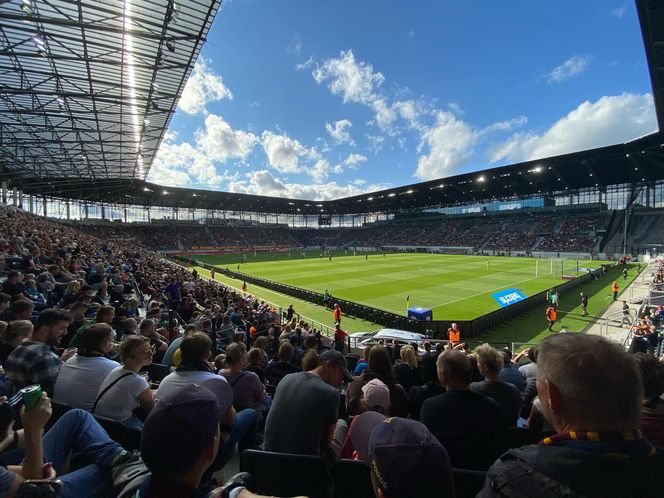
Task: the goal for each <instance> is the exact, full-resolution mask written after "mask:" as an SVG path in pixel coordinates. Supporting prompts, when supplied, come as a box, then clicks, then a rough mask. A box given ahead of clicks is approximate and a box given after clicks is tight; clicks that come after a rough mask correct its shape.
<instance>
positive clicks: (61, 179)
mask: <svg viewBox="0 0 664 498" xmlns="http://www.w3.org/2000/svg"><path fill="white" fill-rule="evenodd" d="M116 4H117V5H116ZM128 4H129V0H125V3H124V6H123V4H121V3H117V2H112V1H111V0H104V1H98V2H92V1H90V3H89V5H88V4H84V3H82V2H80V1H79V2H77V3H74V4H70V3H69V2H64V1H62V0H51V1H44V2H40V3H39V4H38V9H37V4H35V3H34V2H33V1H32V0H23V3H22V4H21V8H18V7H16V6H14V7H13V8H12V9H8V10H7V11H6V12H5V11H4V10H3V11H2V12H0V35H1V36H2V38H1V39H2V41H3V43H4V47H3V49H2V50H1V51H0V68H2V71H0V100H1V101H2V103H1V104H0V106H2V107H0V112H1V114H0V138H1V139H2V142H1V143H0V171H1V172H2V178H3V179H4V178H6V177H7V176H8V175H9V178H10V180H11V183H12V185H19V186H20V188H21V189H22V190H23V191H24V192H26V193H33V194H45V193H48V194H49V195H53V196H57V197H65V198H72V199H79V200H84V201H90V202H107V203H119V204H134V205H145V206H167V207H168V206H171V207H178V208H183V209H193V208H201V209H221V210H231V211H248V212H262V213H284V214H321V213H327V214H329V213H335V214H354V213H365V212H380V211H392V212H394V211H399V210H402V209H419V208H425V207H433V206H453V205H457V204H468V203H474V202H486V201H491V200H499V199H509V198H514V197H527V196H535V195H545V194H548V193H554V192H564V191H566V190H576V189H582V188H600V189H603V188H605V187H607V186H610V185H617V184H630V183H638V182H648V181H654V180H662V179H664V137H663V136H662V133H661V131H659V132H657V133H654V134H652V135H649V136H646V137H642V138H640V139H637V140H634V141H631V142H628V143H625V144H618V145H612V146H608V147H602V148H599V149H592V150H587V151H582V152H577V153H572V154H565V155H561V156H556V157H551V158H547V159H539V160H536V161H529V162H525V163H520V164H514V165H510V166H504V167H500V168H492V169H488V170H484V171H480V172H474V173H469V174H464V175H457V176H453V177H448V178H442V179H438V180H433V181H428V182H423V183H417V184H413V185H407V186H403V187H398V188H392V189H387V190H382V191H380V192H373V193H369V194H364V195H360V196H355V197H350V198H345V199H338V200H333V201H308V200H298V199H282V198H276V197H266V196H253V195H248V194H235V193H227V192H214V191H206V190H194V189H182V188H171V187H163V186H159V185H155V184H151V183H147V182H145V181H143V179H144V178H145V177H146V173H147V170H148V169H149V165H150V164H151V162H152V159H153V157H154V154H155V153H156V150H157V147H158V145H159V142H160V140H161V137H162V136H163V133H164V132H165V130H166V127H167V125H168V121H169V120H170V117H171V115H172V113H173V109H174V106H175V105H176V103H177V99H178V98H179V95H180V93H181V91H182V88H183V86H184V83H185V81H186V78H187V76H188V74H189V71H190V70H191V68H192V66H193V63H194V61H195V58H196V55H197V54H198V51H199V50H200V46H201V43H202V41H203V38H204V36H205V34H206V33H207V30H208V29H209V26H210V23H211V22H212V19H213V17H214V15H215V13H216V10H217V8H218V1H214V2H211V5H209V6H208V5H206V4H205V3H204V2H203V0H201V1H200V2H196V1H193V0H186V1H185V0H177V6H178V8H177V9H175V10H174V9H173V6H174V3H173V1H172V0H170V1H168V2H167V3H166V2H157V1H156V0H155V1H151V0H140V1H139V0H134V1H133V3H132V4H131V6H130V9H131V12H130V14H131V15H130V16H126V15H125V13H126V11H127V5H128ZM26 6H27V7H26ZM637 10H638V13H639V19H640V23H641V28H642V33H643V39H644V46H645V51H646V58H647V61H648V67H649V71H650V75H651V81H652V86H653V95H654V101H655V110H656V114H657V120H658V123H659V128H660V130H662V128H663V124H664V0H637ZM169 12H170V14H169ZM128 17H130V18H131V19H132V21H131V35H132V36H131V38H132V41H131V42H129V43H128V41H127V36H126V29H125V28H126V27H127V24H126V23H127V18H128ZM79 19H82V21H80V20H79ZM174 19H175V21H176V22H174ZM86 47H87V48H86ZM128 47H131V50H128ZM129 52H132V53H133V57H134V63H133V65H132V64H129V63H128V57H129ZM130 67H133V73H134V77H133V83H132V82H131V81H132V79H131V77H130V76H129V74H130V72H131V71H130ZM49 68H52V69H49ZM14 70H17V71H15V72H14ZM65 82H66V83H67V86H66V87H60V86H58V84H63V83H65ZM108 82H115V84H111V83H108ZM155 83H156V85H155ZM132 95H133V97H132ZM146 119H147V120H148V121H146ZM136 120H138V121H136ZM136 122H138V127H136ZM54 130H55V131H54ZM137 135H138V136H137ZM138 144H141V145H140V150H139V148H138V147H139V146H138ZM139 153H140V155H139ZM81 156H83V157H81ZM85 156H87V158H86V157H85ZM141 156H142V160H143V165H144V168H143V170H141V168H140V159H141Z"/></svg>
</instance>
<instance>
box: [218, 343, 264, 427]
mask: <svg viewBox="0 0 664 498" xmlns="http://www.w3.org/2000/svg"><path fill="white" fill-rule="evenodd" d="M226 363H227V364H228V369H226V370H222V371H221V372H219V374H220V375H222V376H223V377H224V378H225V379H226V380H227V381H228V384H229V385H230V386H231V387H232V388H233V406H234V407H235V409H236V410H238V411H239V410H242V409H244V408H253V409H254V410H256V412H257V413H259V414H260V413H261V412H262V403H263V401H264V400H265V398H266V394H265V386H263V383H262V382H261V381H260V379H259V378H258V375H256V374H255V373H253V372H249V371H246V370H243V368H244V366H245V365H246V363H247V347H246V346H245V345H244V344H237V343H233V344H231V345H230V346H228V348H226ZM259 420H260V417H259Z"/></svg>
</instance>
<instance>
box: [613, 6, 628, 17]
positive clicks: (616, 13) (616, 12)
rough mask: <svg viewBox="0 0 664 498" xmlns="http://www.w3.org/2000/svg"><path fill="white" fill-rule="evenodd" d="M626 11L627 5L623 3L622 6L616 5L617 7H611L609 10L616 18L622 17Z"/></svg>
mask: <svg viewBox="0 0 664 498" xmlns="http://www.w3.org/2000/svg"><path fill="white" fill-rule="evenodd" d="M626 11H627V6H626V5H623V6H622V7H618V8H617V9H613V10H612V11H611V15H612V16H613V17H616V18H618V19H622V17H623V16H624V15H625V12H626Z"/></svg>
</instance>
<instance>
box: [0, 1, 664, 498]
mask: <svg viewBox="0 0 664 498" xmlns="http://www.w3.org/2000/svg"><path fill="white" fill-rule="evenodd" d="M135 3H136V4H139V5H140V6H141V8H142V10H141V11H140V15H139V17H141V18H142V20H143V22H144V23H145V26H148V27H141V28H140V29H145V30H146V31H145V32H142V31H140V30H139V32H140V33H142V36H136V39H135V44H136V47H138V48H137V49H136V50H138V51H140V54H141V57H142V58H143V59H144V60H143V61H142V62H140V63H139V62H137V63H136V64H135V67H133V66H132V67H133V69H132V71H134V70H135V72H136V82H135V83H136V85H145V89H144V90H146V92H147V93H148V94H149V95H150V96H149V97H147V98H145V99H138V100H137V99H136V98H135V96H134V97H131V98H127V97H125V96H124V95H123V94H122V90H118V92H119V93H118V95H115V96H114V95H113V92H112V91H108V92H106V90H104V91H101V92H100V91H99V89H100V88H102V87H103V80H104V79H106V80H108V79H111V80H112V79H117V80H118V81H123V79H122V78H123V77H124V76H123V74H121V68H122V67H123V66H124V64H125V63H124V62H123V61H122V60H121V59H122V57H124V56H125V55H126V54H124V52H127V51H126V50H124V51H120V52H122V54H118V53H114V52H113V53H111V52H112V51H111V52H109V53H104V55H103V56H108V57H109V58H110V59H109V60H110V62H112V63H109V64H108V66H107V67H106V66H105V67H104V69H103V70H100V72H99V73H95V71H97V70H98V69H94V68H93V69H90V67H89V66H88V69H87V73H85V76H81V77H80V78H81V81H85V83H86V85H88V86H87V87H86V89H85V90H81V88H83V87H82V86H76V88H73V87H74V86H75V85H72V88H60V89H59V92H60V93H59V94H61V95H65V94H67V104H66V106H65V104H64V101H62V102H60V101H59V98H56V99H51V101H49V102H48V103H46V104H44V103H43V102H42V103H40V104H39V105H38V106H35V108H34V109H32V111H30V113H28V112H27V111H26V110H25V109H23V111H21V106H24V105H27V104H26V103H25V102H26V101H28V100H30V99H28V98H27V97H26V96H28V95H33V97H34V95H37V94H40V91H39V90H38V89H37V90H35V88H37V87H39V85H38V84H36V85H33V86H31V87H30V88H27V86H26V85H24V82H25V81H27V80H30V79H31V78H32V79H36V78H38V77H40V75H41V76H43V73H44V71H45V69H44V68H40V67H35V65H32V64H31V63H30V62H26V59H30V57H29V56H27V55H26V54H25V53H22V52H21V50H20V49H19V48H17V47H19V45H20V43H13V44H12V42H11V40H12V37H19V35H20V36H23V34H22V33H23V31H26V32H29V34H30V36H42V37H44V38H48V39H49V40H56V39H60V38H61V39H63V40H69V41H70V42H72V47H73V45H74V43H73V40H77V37H78V36H79V35H82V37H83V40H82V41H81V47H80V52H77V50H79V47H78V46H76V47H74V48H72V49H71V51H72V53H71V54H69V55H64V54H62V53H56V52H53V53H50V52H48V51H47V50H46V48H45V46H44V43H41V44H40V43H37V45H38V46H39V47H41V50H42V52H43V53H42V54H41V55H40V57H39V59H38V61H41V62H44V61H45V63H48V64H52V66H49V69H48V71H52V72H54V73H58V72H59V74H60V73H61V75H62V76H63V81H64V80H66V77H67V75H69V76H71V74H69V73H71V71H72V69H74V70H77V69H80V67H82V66H81V65H85V63H86V62H88V63H89V56H88V53H87V50H88V49H90V48H94V49H95V50H98V51H102V52H103V49H104V47H106V48H108V47H107V44H108V46H111V47H112V46H114V45H117V46H124V45H123V44H126V39H125V38H124V37H123V33H124V32H125V31H126V30H127V29H128V28H127V26H126V25H124V24H123V22H124V23H125V24H126V20H125V21H123V20H122V19H123V16H124V14H123V8H124V7H123V6H122V5H121V4H122V2H120V3H119V4H118V5H116V2H99V5H97V6H91V7H89V8H91V9H92V11H93V12H94V16H92V17H91V18H90V19H87V21H90V22H92V24H96V26H95V27H90V26H88V28H89V29H90V30H91V31H90V32H92V33H94V30H95V29H97V30H99V31H98V32H97V33H96V34H90V32H88V31H85V30H83V29H82V23H83V21H82V20H81V19H83V17H84V15H83V11H80V12H78V13H77V11H76V8H75V7H76V5H75V4H76V3H75V2H74V3H71V2H65V1H60V0H57V1H53V2H44V5H41V6H40V7H39V9H37V8H36V7H35V3H34V2H32V1H30V0H23V1H22V2H18V3H14V4H11V6H10V7H9V8H8V9H7V10H4V11H2V13H0V32H2V33H3V35H4V37H5V40H6V42H7V43H5V44H4V47H5V49H3V51H2V54H0V59H2V58H4V59H6V60H9V59H11V61H12V64H13V67H14V70H13V71H9V70H7V72H6V73H5V74H3V75H0V83H1V85H0V96H1V97H2V101H3V104H2V106H3V112H2V117H1V118H0V137H1V138H2V142H1V143H0V151H1V156H0V173H1V176H0V181H1V185H0V365H1V367H2V376H1V377H0V431H1V432H0V497H2V496H7V497H13V496H20V497H26V498H30V497H44V496H48V497H57V496H62V497H88V496H90V497H107V496H108V497H121V498H129V497H152V498H157V497H158V498H170V497H177V498H187V497H192V498H193V497H203V496H207V497H211V498H212V497H214V498H219V497H221V498H253V497H259V498H260V497H263V496H265V497H273V498H274V496H293V497H295V496H298V497H301V496H308V497H310V498H330V497H335V498H370V497H374V496H375V497H378V498H434V497H454V496H458V497H465V496H482V497H489V496H589V497H590V496H598V497H600V496H601V497H604V496H634V497H637V496H638V497H650V496H652V497H656V496H664V477H663V473H662V470H664V398H663V396H664V347H663V343H664V341H663V338H664V335H663V333H662V331H663V330H664V249H663V248H664V238H663V237H664V235H662V234H663V233H664V231H663V230H662V228H664V168H663V166H664V138H663V136H662V132H661V131H657V132H655V133H653V134H650V135H647V136H644V137H641V138H638V139H635V140H632V141H630V142H627V143H622V144H617V145H611V146H606V147H602V148H598V149H592V150H586V151H581V152H575V153H572V154H566V155H562V156H555V157H550V158H547V159H543V160H538V161H528V162H524V163H518V164H511V165H508V166H502V167H496V168H487V169H484V170H482V171H481V172H473V173H463V174H459V175H456V176H449V177H445V178H440V179H436V180H432V181H426V182H422V183H416V184H412V185H406V186H400V187H394V188H387V189H383V190H379V191H375V192H371V193H366V194H360V195H356V196H353V197H347V198H340V199H336V200H326V201H319V202H318V201H310V200H303V199H290V198H279V197H267V196H260V195H249V194H241V193H231V192H217V191H208V190H199V189H190V188H182V187H168V188H166V187H163V186H160V185H157V184H156V183H152V182H148V181H146V180H145V178H146V171H147V170H149V166H150V164H151V162H152V161H153V159H154V156H155V154H156V152H157V149H158V146H159V143H160V142H161V140H162V139H163V135H164V133H165V132H166V129H167V127H168V124H169V121H170V118H171V117H172V115H173V112H174V110H175V106H176V104H177V100H178V98H179V96H180V95H181V92H182V87H183V86H184V83H185V82H186V80H187V78H188V77H189V74H190V72H191V70H192V66H193V62H194V61H195V59H196V56H197V54H198V52H199V50H200V48H201V45H202V44H203V42H204V40H205V38H206V34H207V31H208V30H209V28H210V25H211V23H212V21H213V19H214V17H215V14H216V11H217V9H218V7H219V3H220V2H218V1H210V2H203V1H198V0H186V1H184V0H183V1H182V2H180V1H179V2H178V5H179V7H177V8H176V6H175V2H173V1H170V0H169V1H166V2H157V3H153V2H152V1H150V0H141V1H137V2H135ZM81 4H82V3H81V2H78V5H79V6H80V5H81ZM183 4H185V7H188V8H183V7H182V5H183ZM86 8H87V7H86ZM40 9H41V10H40ZM95 9H98V10H95ZM162 10H163V12H162ZM637 10H638V14H639V18H640V22H641V29H642V32H643V37H644V43H645V50H646V56H647V61H648V66H649V70H650V77H651V80H652V85H653V94H654V101H655V106H656V111H657V117H658V122H659V125H660V130H661V127H662V125H664V101H663V99H664V77H663V75H664V60H663V58H662V50H661V46H662V43H664V23H662V22H661V20H662V18H663V15H664V2H662V1H661V0H639V1H637ZM86 12H88V11H86ZM86 15H90V14H89V13H88V14H86ZM57 16H62V18H58V17H57ZM79 16H80V19H79V20H76V19H78V17H79ZM87 21H86V22H87ZM176 21H177V29H178V30H181V31H182V32H181V33H180V34H179V35H178V36H176V37H175V38H172V37H167V36H165V34H164V33H165V32H166V31H167V30H168V29H172V28H173V25H174V24H175V23H176ZM79 29H80V31H79ZM99 33H104V34H105V35H106V36H107V37H108V39H107V40H102V39H101V38H99ZM192 33H194V34H192ZM135 34H136V33H135ZM40 40H41V38H40ZM174 40H175V41H177V42H178V43H179V45H178V50H177V51H176V50H175V49H173V50H171V47H173V43H174ZM168 44H170V45H168ZM167 52H168V54H167ZM100 53H101V52H100ZM109 54H110V55H109ZM164 60H166V61H168V64H169V69H168V75H167V76H163V75H161V76H160V77H159V81H158V83H157V82H156V81H155V79H156V78H157V76H156V75H157V71H156V70H154V72H152V70H153V69H154V68H155V67H156V66H157V65H158V64H163V63H164ZM146 61H147V62H146ZM41 62H40V63H41ZM107 62H109V61H107ZM132 64H133V63H132ZM10 73H11V74H10ZM49 74H50V73H49ZM17 75H19V76H17ZM132 78H133V76H132ZM42 83H43V82H42ZM79 83H80V82H79ZM155 83H156V86H155ZM132 84H133V83H132ZM28 86H29V85H28ZM155 89H158V91H157V90H155ZM46 94H47V95H50V94H49V93H48V92H46ZM42 96H43V95H42ZM22 99H23V100H22ZM100 99H101V100H100ZM33 102H34V99H33ZM100 102H105V103H107V104H112V105H111V107H113V106H117V109H118V110H112V109H111V110H109V109H108V108H106V109H104V108H100V107H99V104H100ZM65 107H66V109H65ZM58 109H59V111H61V112H64V111H65V110H66V112H67V113H68V116H69V118H71V119H69V120H62V121H60V122H57V123H56V122H55V121H50V122H49V126H51V127H52V131H53V132H52V133H51V134H47V133H43V132H41V131H40V130H41V128H40V126H41V124H39V123H37V120H49V119H51V118H52V117H53V116H52V114H53V111H54V110H58ZM90 109H92V110H93V111H94V112H93V111H91V110H90ZM136 109H139V111H141V112H142V111H145V113H144V114H141V116H148V115H149V117H150V118H151V121H150V120H148V124H150V122H151V124H152V126H142V127H137V128H141V130H140V131H139V130H138V129H136V130H134V132H135V133H138V134H140V135H141V144H139V143H138V142H136V140H134V138H135V137H134V136H133V135H134V134H135V133H134V132H128V131H127V129H124V128H123V126H124V125H123V123H124V124H126V122H125V121H126V120H127V119H129V121H132V120H134V118H135V119H136V120H137V119H138V118H137V110H136ZM24 111H25V112H24ZM32 114H34V115H35V116H37V118H36V119H37V120H35V121H32V120H31V119H32V118H29V117H26V116H29V115H32ZM88 115H94V116H93V118H90V116H88ZM127 116H129V118H127ZM86 119H87V120H88V121H90V122H92V121H94V126H95V127H96V132H95V133H87V132H85V133H81V130H80V129H79V125H80V122H82V120H86ZM146 119H147V118H146ZM77 120H78V121H77ZM123 120H125V121H123ZM40 123H41V121H40ZM75 123H79V124H75ZM7 130H9V131H7ZM47 135H48V136H47ZM71 136H73V137H76V138H75V139H72V138H65V137H71ZM25 137H30V140H27V139H25ZM24 139H25V140H24ZM36 139H39V141H40V144H39V146H35V145H34V143H33V140H36ZM22 140H23V142H22ZM70 140H73V143H74V144H75V147H76V152H72V150H73V149H68V148H67V144H68V143H69V141H70ZM139 145H140V147H139ZM79 148H80V151H85V152H79ZM123 155H124V157H121V156H123ZM127 165H129V166H127ZM37 171H38V173H37ZM400 258H403V259H400ZM431 258H439V259H437V260H435V259H431ZM455 258H456V259H455ZM337 260H343V261H345V262H346V265H347V266H345V267H342V266H338V267H335V266H333V263H336V262H337ZM403 261H409V263H408V264H412V265H413V266H412V268H410V267H408V268H407V273H408V274H409V275H408V278H406V277H404V276H403V275H400V274H398V273H397V272H398V267H399V265H400V264H402V263H401V262H403ZM431 261H444V262H445V263H444V266H446V268H445V269H444V271H446V272H449V273H452V272H453V271H454V272H455V273H456V274H457V275H456V278H458V280H454V281H448V282H444V283H443V284H441V286H443V287H444V286H447V287H448V292H450V295H451V298H450V299H449V304H456V305H457V306H458V307H457V308H454V307H451V306H450V307H447V308H444V313H443V312H440V313H439V314H436V313H437V311H436V307H435V304H436V303H435V302H434V301H431V302H424V300H425V299H426V294H423V293H420V294H418V290H421V289H417V286H418V285H420V283H421V282H422V281H425V280H427V279H430V280H433V276H431V275H430V274H429V273H428V271H429V268H427V267H426V265H431V266H433V265H435V264H438V263H431ZM261 264H262V265H266V266H263V267H261V266H260V265H261ZM305 264H306V265H309V266H308V267H307V268H305V267H304V266H298V265H305ZM371 265H375V266H371ZM420 265H424V268H423V267H421V266H420ZM441 266H443V265H442V264H441ZM265 268H268V269H269V268H271V269H273V270H274V271H273V273H270V272H269V271H268V272H267V275H268V276H265V274H263V273H261V271H263V270H264V269H265ZM302 268H304V269H302ZM334 268H337V270H336V273H344V272H345V273H346V277H347V278H348V279H349V280H351V281H352V282H353V284H352V287H355V288H360V287H361V292H357V293H356V294H353V292H352V289H351V291H349V292H347V293H345V294H344V292H343V289H341V288H333V287H332V286H331V285H328V282H331V283H333V282H335V280H334V278H335V275H334V274H333V273H334V272H335V270H334ZM339 268H341V269H339ZM505 268H508V269H507V270H505ZM524 268H525V269H524ZM275 269H276V270H275ZM377 269H378V270H377ZM298 271H302V272H303V273H306V275H305V277H302V278H301V280H295V281H292V280H290V279H289V278H287V277H281V278H280V277H279V275H280V274H281V275H283V273H284V272H285V273H297V272H298ZM314 271H317V272H320V275H322V277H320V278H321V279H322V280H321V281H320V282H318V281H316V282H314V276H315V275H314ZM354 271H364V272H365V273H364V277H363V278H362V281H359V280H360V279H359V278H358V277H357V275H356V274H354V273H353V272H354ZM379 271H380V272H383V273H385V274H387V277H385V278H390V279H391V280H392V281H391V282H389V283H385V282H386V281H384V280H381V279H380V278H379V276H378V272H379ZM417 272H420V274H419V275H417V276H415V275H411V274H415V273H417ZM441 272H442V270H441ZM272 275H276V276H275V277H272ZM367 275H369V276H367ZM316 276H317V275H316ZM381 276H382V275H381ZM372 279H373V280H376V281H377V282H378V284H377V286H378V287H379V288H380V289H379V292H378V295H379V297H378V298H375V299H374V298H373V297H372V296H369V294H370V290H371V291H373V289H370V284H371V282H370V280H372ZM418 279H419V280H418ZM481 279H485V280H488V281H489V283H488V284H487V287H486V288H481V292H478V293H476V291H477V290H478V288H470V289H464V288H463V286H464V285H471V284H470V283H468V282H473V281H475V284H477V282H479V281H480V280H481ZM492 279H493V281H492ZM495 281H498V284H499V287H496V288H493V286H494V285H498V284H496V283H495ZM525 282H528V284H526V283H525ZM478 285H479V284H478ZM528 285H531V286H532V287H528ZM409 286H410V287H409ZM328 287H329V289H328ZM338 287H340V286H338ZM517 287H518V288H517ZM449 288H451V289H452V290H451V291H450V290H449ZM390 289H397V290H395V291H394V293H395V295H397V297H396V298H395V299H398V305H397V308H394V307H391V305H390V303H387V296H388V295H389V292H390ZM524 289H527V290H528V293H529V295H525V291H524ZM531 289H532V290H531ZM464 291H467V292H468V293H470V294H467V295H464V294H463V292H464ZM496 291H497V292H496ZM381 292H382V294H381ZM432 293H433V294H437V293H438V290H437V289H435V290H434V291H432ZM480 294H481V295H483V296H484V297H485V298H486V299H487V301H488V302H489V303H490V306H489V307H487V308H486V309H485V308H483V307H481V306H479V304H478V303H479V302H480V298H479V296H480ZM381 297H382V298H383V300H384V303H381V302H380V298H381ZM416 299H418V300H420V301H418V302H417V303H415V300H416ZM463 300H466V301H470V302H471V304H475V308H477V309H475V310H474V312H476V313H475V314H473V315H470V314H469V315H463V314H462V313H460V312H458V314H456V315H455V314H454V313H457V310H463V308H462V307H460V305H459V302H460V301H463ZM411 301H412V303H411ZM404 304H405V305H406V309H405V310H402V308H403V305H404ZM411 304H412V307H411ZM416 304H422V305H426V306H427V308H424V307H422V306H415V305H416ZM445 304H446V305H447V304H448V303H447V302H446V303H445ZM432 310H433V313H432Z"/></svg>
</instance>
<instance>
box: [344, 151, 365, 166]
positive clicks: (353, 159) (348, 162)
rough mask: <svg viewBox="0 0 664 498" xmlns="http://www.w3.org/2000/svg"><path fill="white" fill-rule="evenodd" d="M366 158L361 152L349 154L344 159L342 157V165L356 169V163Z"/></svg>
mask: <svg viewBox="0 0 664 498" xmlns="http://www.w3.org/2000/svg"><path fill="white" fill-rule="evenodd" d="M366 160H367V156H363V155H362V154H350V155H349V156H348V157H347V158H346V159H344V161H343V164H344V166H348V167H349V168H350V169H357V165H358V164H360V163H363V162H365V161H366Z"/></svg>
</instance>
